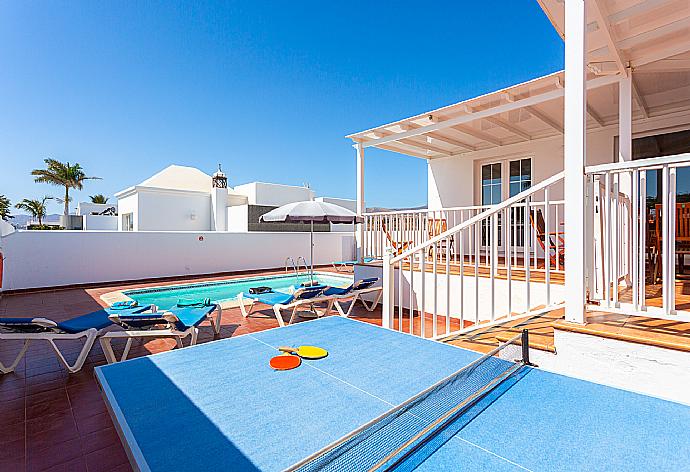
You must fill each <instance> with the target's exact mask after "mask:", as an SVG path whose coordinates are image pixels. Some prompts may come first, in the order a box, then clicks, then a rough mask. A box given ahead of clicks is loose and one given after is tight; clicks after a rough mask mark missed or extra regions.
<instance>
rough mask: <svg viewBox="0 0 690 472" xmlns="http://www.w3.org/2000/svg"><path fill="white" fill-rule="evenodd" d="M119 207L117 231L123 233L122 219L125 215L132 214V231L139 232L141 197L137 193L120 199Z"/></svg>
mask: <svg viewBox="0 0 690 472" xmlns="http://www.w3.org/2000/svg"><path fill="white" fill-rule="evenodd" d="M117 205H118V211H117V213H118V216H117V229H118V231H123V230H124V228H123V227H122V217H123V215H126V214H129V213H132V215H133V217H134V221H133V228H132V231H139V218H138V215H139V195H138V194H137V193H134V194H131V195H128V196H126V197H124V198H119V199H118V200H117Z"/></svg>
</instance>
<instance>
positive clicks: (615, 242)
mask: <svg viewBox="0 0 690 472" xmlns="http://www.w3.org/2000/svg"><path fill="white" fill-rule="evenodd" d="M686 167H690V154H682V155H677V156H670V157H658V158H652V159H642V160H638V161H632V162H620V163H614V164H605V165H599V166H591V167H588V168H587V169H586V177H587V200H586V201H587V206H586V212H587V213H586V216H587V218H586V231H587V237H586V239H585V240H586V241H589V242H590V244H589V245H588V247H586V248H585V249H586V251H585V255H586V261H587V264H586V266H587V275H586V276H587V278H586V287H587V296H588V301H589V306H588V308H589V309H594V310H603V311H620V312H623V313H627V314H637V315H639V314H640V312H643V313H644V314H645V316H651V317H657V318H665V319H672V320H683V321H689V320H690V312H687V311H684V310H683V309H682V308H684V307H683V306H679V304H678V303H677V299H676V293H677V290H680V293H684V292H685V287H686V284H687V287H690V282H685V281H683V280H679V279H678V278H677V275H678V274H677V272H678V270H677V267H676V265H678V268H679V269H680V268H682V267H683V266H684V265H685V257H686V255H690V202H677V180H678V174H679V173H683V172H688V174H687V175H686V176H684V179H683V180H685V181H687V179H688V178H690V170H688V171H684V170H682V169H684V168H686ZM655 187H656V192H655V193H656V195H651V196H650V195H648V193H649V192H648V188H649V189H650V190H652V191H654V189H655ZM684 191H685V192H687V189H684ZM686 195H687V194H686ZM683 199H684V200H685V199H686V198H683Z"/></svg>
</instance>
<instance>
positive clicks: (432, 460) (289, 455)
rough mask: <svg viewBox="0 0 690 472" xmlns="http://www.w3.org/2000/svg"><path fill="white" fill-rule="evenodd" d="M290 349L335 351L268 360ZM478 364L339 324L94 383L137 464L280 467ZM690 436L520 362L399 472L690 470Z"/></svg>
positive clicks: (120, 369) (201, 352)
mask: <svg viewBox="0 0 690 472" xmlns="http://www.w3.org/2000/svg"><path fill="white" fill-rule="evenodd" d="M282 345H294V346H298V345H317V346H321V347H324V348H326V349H327V350H328V351H329V355H328V356H327V357H326V358H324V359H320V360H314V361H309V360H305V361H304V362H303V363H302V365H301V366H300V367H298V368H297V369H294V370H290V371H282V372H281V371H273V370H272V369H271V368H270V367H269V365H268V361H269V359H270V358H271V357H272V356H274V355H276V354H278V352H277V350H276V347H277V346H282ZM479 358H480V354H478V353H475V352H472V351H468V350H464V349H460V348H457V347H454V346H450V345H447V344H442V343H438V342H434V341H430V340H425V339H421V338H419V337H415V336H412V335H409V334H404V333H399V332H395V331H392V330H387V329H383V328H380V327H377V326H373V325H370V324H366V323H363V322H360V321H356V320H351V319H346V318H342V317H337V316H333V317H328V318H322V319H318V320H314V321H308V322H303V323H299V324H296V325H291V326H287V327H284V328H276V329H272V330H267V331H263V332H259V333H253V334H246V335H243V336H238V337H235V338H230V339H224V340H220V341H213V342H209V343H205V344H202V345H197V346H194V347H189V348H183V349H179V350H174V351H170V352H165V353H160V354H155V355H151V356H147V357H142V358H137V359H132V360H129V361H125V362H122V363H118V364H112V365H106V366H101V367H98V368H97V369H96V375H97V378H98V380H99V383H100V385H101V388H102V391H103V395H104V398H105V401H106V404H107V405H108V408H109V410H110V413H111V415H112V417H113V420H114V423H115V425H116V428H117V429H118V432H119V434H120V438H121V440H122V443H123V445H124V446H125V449H126V451H127V454H128V456H129V458H130V461H131V464H132V466H133V468H134V469H135V470H142V471H148V470H152V471H175V470H184V471H196V470H267V471H268V470H270V471H273V470H284V469H286V468H289V467H291V466H292V465H294V464H296V463H299V462H300V461H301V460H303V459H304V458H305V457H308V456H310V455H312V454H314V453H315V452H316V451H319V450H321V449H323V448H325V447H326V446H328V445H329V444H331V443H334V442H337V441H338V439H339V438H342V437H343V436H346V435H347V434H348V433H350V432H351V431H353V430H356V429H357V428H358V427H361V425H363V424H366V423H368V422H370V421H371V420H372V419H374V418H377V417H379V416H380V415H382V414H384V413H386V412H387V411H389V410H391V408H393V407H395V406H396V405H398V404H400V403H403V402H405V401H406V400H407V399H409V398H410V397H413V396H414V395H416V394H418V393H419V392H420V391H423V390H425V389H427V388H428V387H429V386H430V385H433V384H435V383H437V382H439V381H440V380H441V379H444V378H447V377H448V376H450V375H451V374H453V373H454V372H456V371H457V370H458V369H459V368H461V367H462V366H465V365H468V364H469V365H472V364H473V363H474V362H476V361H477V359H479ZM688 431H690V408H689V407H687V406H684V405H680V404H677V403H672V402H667V401H664V400H660V399H657V398H652V397H648V396H643V395H638V394H635V393H631V392H627V391H623V390H618V389H614V388H610V387H606V386H603V385H598V384H593V383H590V382H585V381H582V380H577V379H573V378H569V377H565V376H561V375H556V374H552V373H548V372H544V371H541V370H539V369H533V368H531V367H521V368H520V369H519V370H518V371H517V373H516V374H515V375H511V377H510V379H509V380H508V381H505V382H502V383H501V384H500V385H499V386H497V387H496V388H493V389H492V390H491V392H490V393H489V394H487V395H486V396H484V397H483V398H482V399H481V401H480V402H478V403H476V404H475V405H473V407H472V409H471V411H468V412H467V414H466V415H463V418H462V419H461V418H458V419H455V420H453V421H452V422H450V423H449V424H448V425H447V426H444V428H443V431H442V433H441V434H437V435H435V436H434V438H433V439H432V440H430V441H428V443H425V444H424V447H421V448H419V449H418V450H416V452H415V454H413V455H411V456H410V458H409V460H406V462H405V463H404V464H402V465H400V466H399V467H398V469H399V470H411V469H413V468H417V469H419V470H472V471H497V470H498V471H501V470H506V471H514V470H535V471H536V470H584V469H588V470H621V469H625V470H629V471H637V470H640V471H641V470H649V469H651V468H655V469H657V470H687V468H688V467H690V435H688V434H687V432H688ZM364 463H365V462H362V464H364ZM350 464H351V466H350V467H348V468H349V469H351V470H352V469H359V467H357V466H356V464H359V462H358V461H357V460H355V461H354V462H350ZM352 464H355V465H354V466H353V465H352ZM363 468H364V469H366V468H368V467H363ZM314 470H316V469H314ZM341 470H342V469H341Z"/></svg>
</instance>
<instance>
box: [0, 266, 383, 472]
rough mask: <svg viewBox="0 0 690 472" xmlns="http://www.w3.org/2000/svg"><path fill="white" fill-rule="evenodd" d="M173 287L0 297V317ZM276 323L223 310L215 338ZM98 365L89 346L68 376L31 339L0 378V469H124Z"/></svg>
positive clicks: (90, 305) (371, 316) (72, 310)
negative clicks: (21, 357)
mask: <svg viewBox="0 0 690 472" xmlns="http://www.w3.org/2000/svg"><path fill="white" fill-rule="evenodd" d="M262 273H263V274H266V273H269V272H266V271H264V272H262ZM246 275H249V274H241V275H238V276H246ZM228 277H229V276H227V275H224V276H218V277H206V278H195V279H193V281H202V280H219V279H226V278H228ZM185 280H188V281H191V279H185ZM173 283H177V284H179V283H180V280H175V281H170V282H160V281H157V282H150V283H139V284H127V285H118V286H113V285H110V286H104V287H99V288H86V289H83V288H78V289H67V290H56V291H46V292H34V293H26V294H16V295H5V296H3V297H2V298H1V299H0V316H46V317H50V318H51V319H55V320H57V321H61V320H64V319H67V318H71V317H73V316H76V315H81V314H84V313H88V312H91V311H94V310H98V309H99V308H101V306H102V305H104V304H103V303H102V302H101V300H100V296H101V295H103V294H104V293H107V292H111V291H113V290H124V289H131V288H142V287H147V286H160V285H164V284H173ZM266 313H267V314H268V313H272V312H270V310H269V311H267V312H266ZM353 317H354V318H358V319H362V320H365V321H370V322H376V321H378V322H380V309H378V310H375V311H374V312H372V313H370V312H367V311H366V310H364V309H363V308H361V305H360V306H359V308H358V309H357V310H356V311H355V315H354V316H353ZM277 326H278V323H277V322H276V321H275V318H273V317H272V316H266V317H265V318H264V317H260V316H257V317H251V318H249V319H244V318H242V315H241V314H240V310H239V309H225V310H223V324H222V330H221V334H220V337H221V338H229V337H233V336H239V335H241V334H245V333H250V332H256V331H261V330H265V329H269V328H275V327H277ZM212 339H213V337H212V330H211V328H210V326H208V325H207V324H204V325H202V327H201V332H200V335H199V342H200V343H203V342H208V341H210V340H212ZM186 343H187V340H185V345H186ZM17 345H18V344H15V343H12V345H11V349H10V348H9V347H10V346H6V345H4V344H3V345H0V356H2V359H5V360H7V359H8V358H9V357H12V356H13V355H14V354H15V352H16V350H15V348H16V346H17ZM174 345H175V342H174V341H173V340H171V339H161V340H153V341H149V342H147V343H145V344H138V345H137V344H136V343H135V345H134V346H133V347H132V351H131V354H130V357H136V356H142V355H147V354H151V353H156V352H161V351H166V350H169V349H172V348H173V347H174ZM67 346H68V347H69V345H67ZM116 347H117V346H116ZM75 349H78V348H77V345H76V344H75ZM102 364H105V357H104V355H103V352H102V350H101V348H100V344H99V343H98V342H96V344H95V345H94V348H93V350H92V351H91V354H90V355H89V357H88V360H87V362H86V364H85V366H84V368H83V370H82V371H81V372H79V373H76V374H68V373H67V371H66V370H65V369H64V368H63V366H62V365H61V364H60V363H59V362H58V361H57V359H56V358H55V355H54V353H53V351H52V349H50V347H49V346H48V345H47V343H43V342H34V343H33V344H32V345H31V348H30V349H29V352H28V354H27V356H26V358H25V359H24V360H23V361H22V362H21V363H20V365H19V366H18V367H17V371H16V372H15V373H11V374H6V375H2V374H0V471H12V472H14V471H16V472H21V471H43V470H46V471H47V470H49V471H64V472H68V471H69V472H79V471H89V472H95V471H113V472H120V471H129V470H131V468H130V466H129V462H128V460H127V457H126V455H125V452H124V449H123V448H122V445H121V444H120V440H119V438H118V436H117V433H116V431H115V429H114V426H113V423H112V421H111V419H110V416H109V415H108V412H107V411H106V407H105V404H104V402H103V400H102V399H101V393H100V391H99V387H98V385H97V382H96V380H95V377H94V371H93V369H94V367H95V366H98V365H102Z"/></svg>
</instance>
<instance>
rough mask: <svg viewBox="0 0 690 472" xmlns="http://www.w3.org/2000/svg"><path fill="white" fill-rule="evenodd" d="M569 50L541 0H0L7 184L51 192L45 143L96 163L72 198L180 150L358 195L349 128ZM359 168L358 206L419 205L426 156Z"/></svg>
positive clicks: (3, 178)
mask: <svg viewBox="0 0 690 472" xmlns="http://www.w3.org/2000/svg"><path fill="white" fill-rule="evenodd" d="M487 5H489V6H490V7H487ZM562 64H563V45H562V41H561V40H560V38H558V36H557V35H556V33H555V31H554V30H553V28H552V27H551V25H550V24H549V22H548V20H547V19H546V17H545V16H544V14H543V13H542V11H541V9H540V8H539V6H538V4H537V2H536V0H504V1H497V2H492V3H490V4H485V3H483V2H465V1H463V2H458V1H453V2H433V3H432V4H429V3H424V2H419V1H415V2H379V3H374V2H354V1H348V2H315V1H314V2H301V1H292V2H288V1H273V2H263V1H255V0H252V1H245V2H218V3H215V2H205V3H200V2H188V3H175V2H172V1H161V2H155V1H150V0H147V1H145V2H139V1H128V2H96V1H88V2H86V1H85V2H76V1H75V2H55V1H41V2H32V1H22V2H3V4H2V6H0V103H1V104H2V113H1V114H0V163H1V165H0V194H5V195H7V196H8V197H10V198H11V200H12V201H13V202H15V201H17V200H19V199H21V198H25V197H29V198H36V197H40V196H42V195H45V194H49V195H56V196H58V195H60V191H59V189H57V188H55V187H50V186H47V185H45V184H35V183H33V180H32V177H31V176H30V175H29V173H30V171H31V169H33V168H36V167H40V166H41V165H42V159H43V158H45V157H54V158H56V159H60V160H64V161H70V162H79V163H80V164H81V165H82V166H83V167H84V168H85V169H86V171H87V173H88V174H90V175H96V176H99V177H103V180H100V181H94V182H89V183H88V184H87V186H86V188H85V190H84V191H83V192H80V193H77V194H76V196H75V203H74V204H73V206H76V201H82V200H85V199H87V198H88V195H92V194H95V193H103V194H106V195H108V196H111V198H112V194H113V193H115V192H117V191H118V190H121V189H123V188H125V187H128V186H130V185H134V184H136V183H138V182H140V181H142V180H143V179H145V178H147V177H149V176H150V175H152V174H153V173H155V172H157V171H159V170H160V169H162V168H164V167H166V166H167V165H169V164H173V163H174V164H181V165H190V166H195V167H198V168H200V169H202V170H204V171H206V172H208V173H212V172H213V171H214V170H215V167H216V165H217V163H218V162H222V163H223V167H224V170H226V172H227V173H228V175H229V180H230V185H237V184H240V183H246V182H251V181H255V180H262V181H269V182H279V183H285V184H297V185H299V184H302V183H303V182H308V183H309V184H310V185H311V186H312V188H314V189H315V190H316V192H317V194H319V195H329V196H340V197H349V198H354V196H355V159H354V150H353V149H352V147H351V143H350V142H349V140H346V139H344V136H345V135H346V134H348V133H351V132H355V131H360V130H362V129H366V128H369V127H371V126H375V125H379V124H384V123H387V122H390V121H393V120H396V119H400V118H403V117H406V116H410V115H414V114H417V113H421V112H424V111H427V110H430V109H433V108H436V107H439V106H443V105H447V104H450V103H453V102H456V101H459V100H462V99H466V98H470V97H473V96H476V95H478V94H481V93H485V92H488V91H491V90H495V89H497V88H501V87H505V86H508V85H511V84H514V83H518V82H522V81H525V80H528V79H531V78H534V77H537V76H541V75H544V74H547V73H550V72H553V71H555V70H559V69H561V68H562ZM366 173H367V181H366V188H365V191H366V197H367V204H368V205H370V206H388V207H401V206H416V205H422V204H425V203H426V162H425V161H423V160H420V159H416V158H412V157H406V156H400V155H396V154H393V153H389V152H385V151H377V150H372V151H370V152H368V154H367V161H366ZM51 211H54V212H60V207H59V205H58V204H53V205H51Z"/></svg>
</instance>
